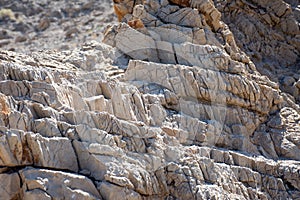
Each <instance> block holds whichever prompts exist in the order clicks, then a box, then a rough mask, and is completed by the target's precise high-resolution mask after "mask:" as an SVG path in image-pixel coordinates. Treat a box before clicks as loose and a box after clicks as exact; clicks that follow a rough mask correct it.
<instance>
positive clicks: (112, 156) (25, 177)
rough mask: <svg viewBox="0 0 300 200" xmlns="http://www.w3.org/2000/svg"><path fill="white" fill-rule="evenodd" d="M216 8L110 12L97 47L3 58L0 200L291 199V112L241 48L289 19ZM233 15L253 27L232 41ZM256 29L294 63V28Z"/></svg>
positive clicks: (161, 5) (297, 137) (204, 4)
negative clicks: (112, 16) (112, 21)
mask: <svg viewBox="0 0 300 200" xmlns="http://www.w3.org/2000/svg"><path fill="white" fill-rule="evenodd" d="M225 2H227V1H223V2H222V3H220V2H219V1H218V2H213V1H211V0H208V1H201V0H192V1H176V0H172V1H170V2H169V1H167V0H161V1H158V0H149V1H130V0H129V1H126V0H125V1H117V0H116V1H115V2H114V3H115V5H114V8H115V12H116V14H117V16H118V18H119V20H120V21H121V23H119V24H117V25H112V26H110V27H107V29H106V31H105V34H104V39H103V43H98V42H95V41H90V42H88V43H85V44H84V45H82V47H81V48H78V49H73V50H67V51H53V50H44V51H39V52H31V53H27V54H21V53H14V52H11V51H0V61H1V62H0V143H1V145H0V166H1V168H0V184H1V187H0V188H1V189H0V190H1V192H0V199H136V200H139V199H299V198H300V108H299V104H298V103H297V100H296V99H297V98H296V96H295V95H294V97H293V96H292V95H291V94H287V93H286V90H285V89H284V88H283V87H284V84H282V82H280V81H279V79H274V78H273V75H274V76H275V77H277V76H276V74H275V73H274V74H272V76H270V77H268V76H263V75H261V73H260V72H259V71H258V70H257V68H259V69H261V68H262V67H263V66H265V64H267V63H269V64H270V65H272V64H271V63H270V62H267V60H264V59H262V60H255V56H254V54H253V55H252V54H250V53H249V50H250V46H251V45H250V44H248V43H247V45H245V46H243V45H241V44H243V42H244V40H245V38H244V37H246V36H247V34H248V30H247V29H248V28H249V26H251V25H250V24H253V23H254V24H256V23H260V21H259V20H261V19H264V18H261V17H260V16H261V15H262V13H261V12H260V9H262V10H264V9H263V8H266V9H270V10H271V11H272V12H269V14H267V15H270V16H271V15H272V13H273V15H274V16H275V15H276V16H277V18H278V19H279V20H281V21H280V22H278V23H282V24H284V23H285V24H289V23H290V20H291V21H292V22H295V24H296V25H297V27H298V24H299V20H298V18H297V16H298V15H297V11H298V10H297V9H298V8H297V7H296V8H294V7H293V6H294V4H293V2H290V4H287V3H284V2H282V1H278V5H277V4H276V5H277V6H275V3H274V5H271V3H270V4H268V3H267V1H266V2H265V3H264V2H252V1H251V3H249V2H248V1H230V2H231V3H230V2H227V4H225ZM257 5H260V6H257ZM279 5H280V6H282V5H285V6H286V7H285V8H286V9H283V8H282V9H281V8H280V9H279V7H280V6H279ZM235 6H238V7H239V8H240V9H241V10H242V11H241V12H240V14H241V15H242V16H244V17H245V16H247V15H249V12H250V11H249V10H251V12H252V13H254V14H253V17H254V18H255V19H256V17H257V18H258V19H257V20H254V19H253V20H252V21H251V22H249V24H247V25H245V27H244V28H243V27H242V26H241V27H239V26H236V27H234V28H232V27H231V26H233V25H241V24H240V23H239V22H238V20H239V19H240V18H238V17H237V16H236V15H235V14H234V10H233V8H235ZM255 6H257V7H255ZM291 6H292V7H291ZM248 11H249V12H248ZM227 12H228V13H229V14H228V13H227ZM227 14H228V15H227ZM236 14H239V13H236ZM251 16H252V15H251ZM231 17H232V18H233V19H231ZM222 19H223V20H224V21H222ZM272 19H273V18H272ZM292 19H295V20H294V21H293V20H292ZM271 22H272V23H273V21H271ZM292 22H291V23H292ZM47 23H48V22H47V20H46V21H43V20H42V21H41V22H40V25H39V28H40V29H41V30H43V29H47ZM262 26H263V25H262ZM263 27H264V28H265V29H267V30H269V31H270V32H272V33H273V32H274V34H275V33H276V34H278V35H280V34H284V37H285V38H284V39H283V40H282V41H281V44H285V45H287V46H290V47H291V48H292V47H294V50H293V52H294V54H295V55H296V57H299V51H298V50H296V49H297V48H298V46H297V45H295V43H293V44H292V43H290V42H289V41H290V40H289V39H291V38H289V35H292V36H294V38H293V39H292V40H295V41H297V39H299V38H298V36H299V28H297V27H296V28H295V27H290V26H286V27H285V25H280V26H279V25H278V26H277V25H274V27H273V28H270V27H268V26H267V25H264V26H263ZM48 28H49V27H48ZM231 30H232V31H233V32H231ZM238 31H242V33H243V34H242V36H241V37H238V36H236V35H238V34H239V32H238ZM297 31H298V32H297ZM255 35H256V34H255V33H253V34H251V35H249V36H247V37H249V38H252V37H253V38H255ZM259 37H261V38H258V39H261V41H264V39H265V37H263V36H262V35H259ZM262 38H263V39H262ZM249 41H250V39H249ZM252 42H253V41H252ZM274 42H275V43H276V42H278V41H277V40H276V41H274ZM253 43H255V41H254V42H253ZM274 45H275V44H274ZM267 48H268V47H267V46H266V45H263V46H261V48H260V49H258V50H257V54H259V55H262V57H264V58H266V59H269V57H268V56H272V54H271V53H270V52H269V53H270V54H268V53H267V51H265V50H266V49H267ZM270 48H271V49H273V46H272V47H270ZM274 51H275V52H276V51H277V50H276V49H275V50H274ZM274 55H275V54H274ZM287 56H288V58H290V59H291V60H290V62H291V63H294V64H295V66H296V65H297V64H299V63H298V61H297V59H296V60H295V59H294V57H293V56H292V55H290V54H288V55H287ZM270 58H271V57H270ZM283 58H284V57H283V56H282V57H278V58H277V59H276V60H273V62H274V63H275V64H277V65H278V66H276V65H274V67H277V68H280V66H281V65H282V61H283ZM293 59H294V60H293ZM286 64H287V63H286ZM272 66H273V65H272ZM283 70H285V69H283ZM272 73H273V72H272ZM266 75H268V74H266ZM295 76H297V75H295ZM295 76H293V77H292V78H293V80H291V78H288V77H285V78H284V83H285V84H286V85H288V86H290V85H291V84H292V85H293V87H286V88H290V91H292V92H293V94H296V93H297V92H296V91H298V89H299V88H300V87H298V85H299V84H298V82H299V81H298V82H296V83H295V81H296V78H295ZM277 78H279V77H277ZM297 84H298V85H297ZM294 86H295V87H294ZM296 87H297V90H296V89H295V88H296ZM282 88H283V89H282ZM287 92H288V91H287Z"/></svg>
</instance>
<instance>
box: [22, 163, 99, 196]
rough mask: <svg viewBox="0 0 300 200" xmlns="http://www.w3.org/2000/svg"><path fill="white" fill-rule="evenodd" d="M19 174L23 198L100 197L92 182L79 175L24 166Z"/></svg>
mask: <svg viewBox="0 0 300 200" xmlns="http://www.w3.org/2000/svg"><path fill="white" fill-rule="evenodd" d="M20 176H21V179H22V182H23V187H22V189H23V192H24V199H39V198H42V199H63V198H72V199H101V196H100V194H99V192H98V191H97V189H96V188H95V186H94V184H93V182H92V181H91V180H90V179H88V178H86V177H84V176H81V175H77V174H71V173H65V172H59V171H52V170H45V169H34V168H25V169H24V170H21V171H20Z"/></svg>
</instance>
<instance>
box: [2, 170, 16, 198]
mask: <svg viewBox="0 0 300 200" xmlns="http://www.w3.org/2000/svg"><path fill="white" fill-rule="evenodd" d="M20 183H21V181H20V177H19V175H18V173H10V174H6V173H3V174H2V173H1V174H0V192H1V193H0V194H1V195H0V198H1V199H20V198H21V185H20Z"/></svg>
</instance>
